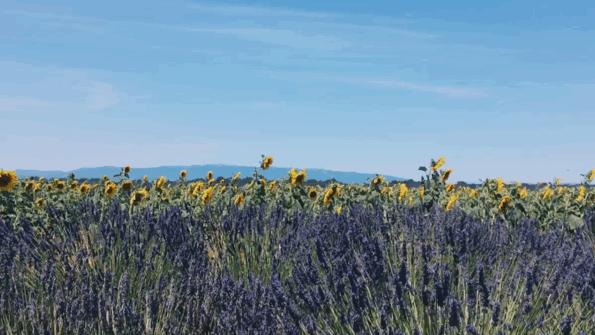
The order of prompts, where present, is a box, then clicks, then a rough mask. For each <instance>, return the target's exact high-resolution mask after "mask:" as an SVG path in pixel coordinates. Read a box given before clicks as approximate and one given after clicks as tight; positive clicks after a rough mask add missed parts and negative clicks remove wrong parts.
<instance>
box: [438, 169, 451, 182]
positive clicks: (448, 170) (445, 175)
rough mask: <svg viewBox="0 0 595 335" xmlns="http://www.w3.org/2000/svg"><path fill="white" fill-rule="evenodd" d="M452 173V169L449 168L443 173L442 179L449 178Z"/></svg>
mask: <svg viewBox="0 0 595 335" xmlns="http://www.w3.org/2000/svg"><path fill="white" fill-rule="evenodd" d="M451 173H452V169H447V170H446V171H444V173H442V176H440V179H441V180H442V181H447V180H448V178H449V177H450V174H451Z"/></svg>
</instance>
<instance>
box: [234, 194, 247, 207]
mask: <svg viewBox="0 0 595 335" xmlns="http://www.w3.org/2000/svg"><path fill="white" fill-rule="evenodd" d="M244 200H245V199H244V195H243V194H242V193H240V194H238V195H236V196H235V198H234V199H233V204H234V205H236V206H237V207H240V206H241V205H242V204H243V203H244Z"/></svg>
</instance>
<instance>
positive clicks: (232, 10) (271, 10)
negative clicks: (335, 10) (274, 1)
mask: <svg viewBox="0 0 595 335" xmlns="http://www.w3.org/2000/svg"><path fill="white" fill-rule="evenodd" d="M189 7H190V8H191V9H194V10H196V11H199V12H204V13H210V14H216V15H225V16H261V17H275V18H278V17H283V18H288V17H294V18H309V19H322V18H330V17H334V16H336V15H334V14H330V13H321V12H312V11H302V10H295V9H286V8H279V7H260V6H241V5H220V4H214V3H206V2H205V3H193V4H191V5H189Z"/></svg>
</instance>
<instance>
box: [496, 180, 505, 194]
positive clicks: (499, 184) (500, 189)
mask: <svg viewBox="0 0 595 335" xmlns="http://www.w3.org/2000/svg"><path fill="white" fill-rule="evenodd" d="M505 187H506V184H505V183H504V180H503V179H502V178H498V179H496V192H498V193H502V192H504V190H505Z"/></svg>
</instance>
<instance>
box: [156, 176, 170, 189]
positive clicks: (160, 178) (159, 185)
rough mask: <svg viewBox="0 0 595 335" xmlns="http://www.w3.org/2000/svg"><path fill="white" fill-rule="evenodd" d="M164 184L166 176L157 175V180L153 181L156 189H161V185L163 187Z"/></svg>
mask: <svg viewBox="0 0 595 335" xmlns="http://www.w3.org/2000/svg"><path fill="white" fill-rule="evenodd" d="M166 184H167V178H165V177H164V176H161V177H159V179H157V181H156V182H155V186H156V187H157V188H158V189H162V188H163V187H165V185H166Z"/></svg>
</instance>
